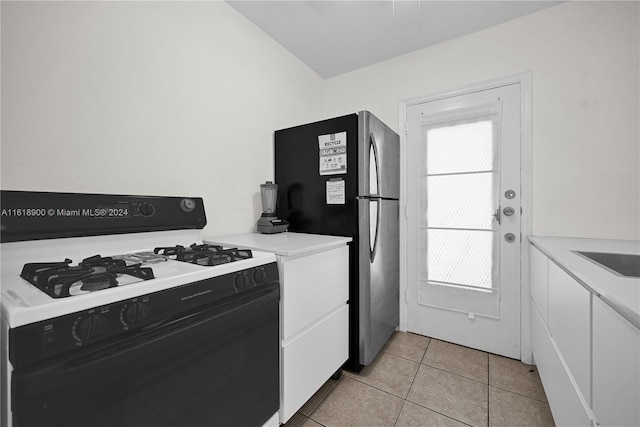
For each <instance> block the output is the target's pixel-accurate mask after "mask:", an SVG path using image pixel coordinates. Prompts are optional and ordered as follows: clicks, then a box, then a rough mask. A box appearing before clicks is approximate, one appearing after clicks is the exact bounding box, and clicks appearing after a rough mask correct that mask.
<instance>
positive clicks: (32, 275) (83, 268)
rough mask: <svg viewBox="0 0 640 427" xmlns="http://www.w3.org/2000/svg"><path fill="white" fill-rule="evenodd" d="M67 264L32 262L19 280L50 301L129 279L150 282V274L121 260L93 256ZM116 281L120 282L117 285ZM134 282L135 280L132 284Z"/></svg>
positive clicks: (151, 272) (147, 270) (64, 262)
mask: <svg viewBox="0 0 640 427" xmlns="http://www.w3.org/2000/svg"><path fill="white" fill-rule="evenodd" d="M70 264H71V260H70V259H65V260H64V261H62V262H35V263H28V264H25V265H24V267H23V268H22V272H21V273H20V277H22V278H23V279H25V280H27V281H28V282H29V283H31V284H32V285H34V286H36V287H37V288H38V289H40V290H41V291H43V292H45V293H47V294H48V295H49V296H51V297H53V298H66V297H69V296H74V295H79V294H83V293H87V292H93V291H98V290H102V289H107V288H113V287H116V286H118V285H119V284H124V283H121V282H126V283H131V280H128V281H127V280H121V279H123V278H124V277H125V276H130V278H131V277H133V278H137V279H140V280H149V279H153V278H154V275H153V270H152V269H151V268H149V267H141V266H140V264H132V265H127V264H126V262H125V261H124V260H121V259H114V258H111V257H101V256H100V255H95V256H92V257H90V258H86V259H84V260H82V262H79V263H78V265H77V266H71V265H70ZM119 280H120V281H119ZM136 281H138V280H136Z"/></svg>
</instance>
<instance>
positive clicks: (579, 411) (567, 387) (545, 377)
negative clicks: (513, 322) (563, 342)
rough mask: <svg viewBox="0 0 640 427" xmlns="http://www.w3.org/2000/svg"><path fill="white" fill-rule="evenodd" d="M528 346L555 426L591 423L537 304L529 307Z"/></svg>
mask: <svg viewBox="0 0 640 427" xmlns="http://www.w3.org/2000/svg"><path fill="white" fill-rule="evenodd" d="M531 313H532V315H531V348H532V350H533V357H534V360H535V364H536V366H537V368H538V372H539V373H540V379H541V381H542V384H543V386H544V391H545V394H546V395H547V400H548V401H549V407H550V408H551V413H552V414H553V419H554V421H555V423H556V425H557V426H584V427H587V426H591V424H592V423H591V416H590V411H589V408H588V405H587V402H585V401H584V400H583V399H582V398H581V394H580V393H578V392H577V391H576V387H575V386H574V380H573V379H572V378H571V375H570V374H569V370H568V369H567V366H566V364H565V363H564V361H563V359H562V356H561V354H560V352H559V351H558V348H557V345H556V343H555V341H554V340H553V338H551V335H550V334H549V330H548V329H547V327H546V325H545V324H544V320H543V319H542V316H541V314H540V312H538V310H537V308H536V307H532V310H531Z"/></svg>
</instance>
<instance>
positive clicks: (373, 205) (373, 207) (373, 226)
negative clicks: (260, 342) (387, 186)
mask: <svg viewBox="0 0 640 427" xmlns="http://www.w3.org/2000/svg"><path fill="white" fill-rule="evenodd" d="M379 218H380V200H378V199H369V259H370V260H371V262H373V260H374V259H375V258H376V253H377V249H378V233H379V231H380V230H379V229H380V221H379Z"/></svg>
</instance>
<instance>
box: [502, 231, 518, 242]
mask: <svg viewBox="0 0 640 427" xmlns="http://www.w3.org/2000/svg"><path fill="white" fill-rule="evenodd" d="M504 240H506V241H507V242H509V243H512V242H515V241H516V235H515V234H513V233H507V234H505V235H504Z"/></svg>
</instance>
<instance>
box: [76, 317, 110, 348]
mask: <svg viewBox="0 0 640 427" xmlns="http://www.w3.org/2000/svg"><path fill="white" fill-rule="evenodd" d="M73 332H74V336H75V338H76V340H78V341H80V342H83V341H86V340H89V339H91V338H97V337H99V336H101V335H103V334H104V333H105V332H107V318H106V317H104V316H101V315H99V314H92V315H90V316H88V317H85V318H84V319H80V320H78V321H77V322H76V324H75V325H74V327H73Z"/></svg>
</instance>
